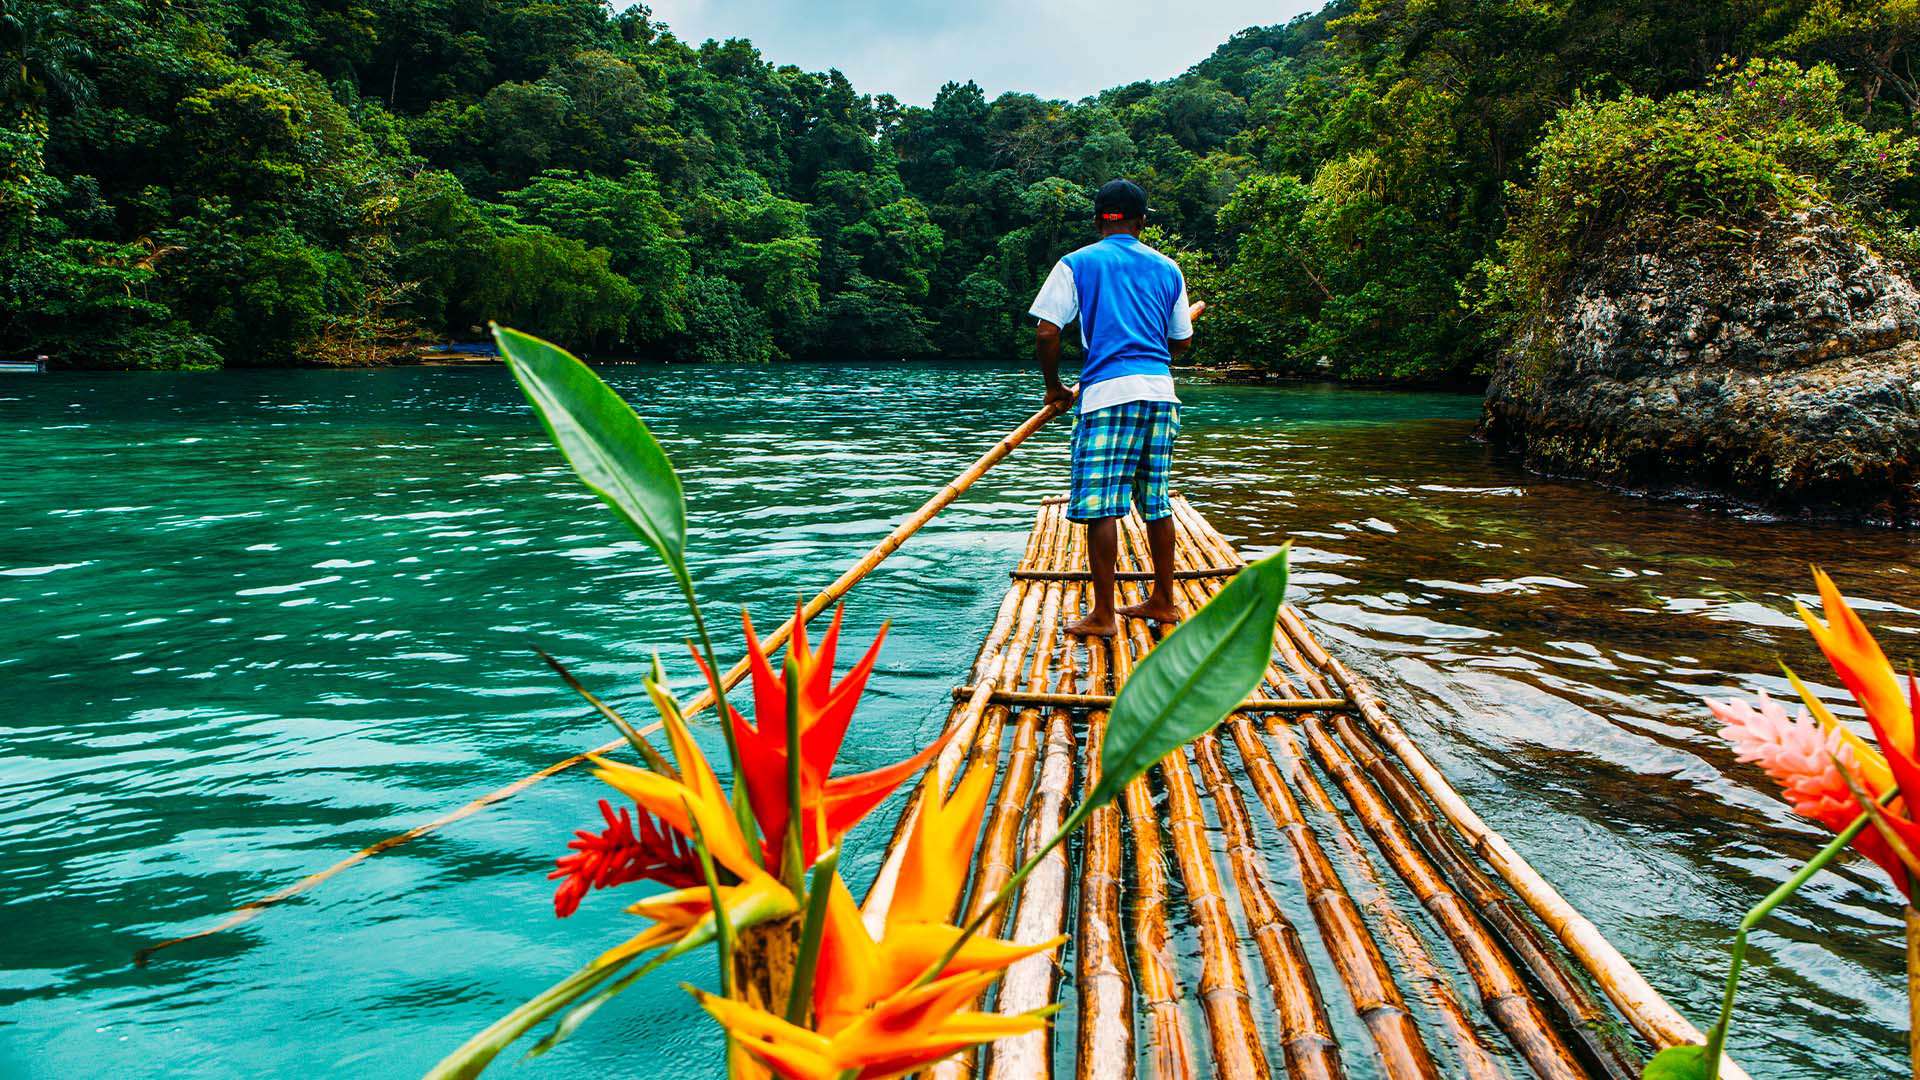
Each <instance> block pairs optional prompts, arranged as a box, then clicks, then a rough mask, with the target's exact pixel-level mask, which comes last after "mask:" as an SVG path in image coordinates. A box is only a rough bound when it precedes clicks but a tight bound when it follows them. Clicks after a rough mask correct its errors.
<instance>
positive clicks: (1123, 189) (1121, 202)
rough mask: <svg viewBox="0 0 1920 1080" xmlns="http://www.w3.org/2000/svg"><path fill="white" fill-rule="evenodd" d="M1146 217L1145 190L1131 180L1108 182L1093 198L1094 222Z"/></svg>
mask: <svg viewBox="0 0 1920 1080" xmlns="http://www.w3.org/2000/svg"><path fill="white" fill-rule="evenodd" d="M1146 216H1147V193H1146V190H1145V189H1144V188H1142V187H1141V186H1140V185H1139V184H1136V183H1134V182H1133V181H1131V180H1109V181H1107V182H1106V184H1105V185H1103V186H1102V187H1101V188H1100V192H1099V194H1097V195H1095V196H1094V197H1093V217H1094V220H1095V221H1126V220H1127V219H1129V218H1144V217H1146Z"/></svg>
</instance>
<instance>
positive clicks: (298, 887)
mask: <svg viewBox="0 0 1920 1080" xmlns="http://www.w3.org/2000/svg"><path fill="white" fill-rule="evenodd" d="M1065 409H1066V406H1064V405H1048V406H1046V407H1044V408H1042V409H1041V410H1040V411H1039V412H1036V413H1034V414H1033V415H1032V416H1030V417H1028V418H1027V419H1026V420H1025V421H1024V422H1023V423H1021V425H1020V426H1019V427H1017V428H1014V429H1013V430H1012V431H1010V432H1008V433H1007V434H1006V435H1005V436H1004V437H1003V438H1001V440H1000V441H999V442H997V443H995V444H994V445H993V447H992V448H991V449H989V450H988V451H987V452H986V453H984V454H982V455H980V457H978V458H976V459H975V460H974V462H973V464H971V465H969V466H967V468H966V469H964V470H962V471H961V473H960V475H959V476H956V477H954V478H953V479H952V480H950V481H948V482H947V484H946V485H945V486H944V487H942V488H941V489H940V490H939V491H937V492H935V493H934V495H933V497H932V498H930V499H928V500H927V501H926V502H924V503H922V504H920V508H919V509H918V510H915V511H914V512H913V513H911V514H908V515H907V516H906V517H905V518H903V519H901V521H900V523H899V524H898V525H896V526H894V527H893V531H891V532H889V533H888V534H887V535H886V536H884V537H882V538H881V539H880V542H879V543H877V544H875V545H874V546H873V547H871V548H869V549H868V550H867V553H866V554H865V555H863V556H861V557H860V558H859V559H858V560H857V561H856V562H854V564H853V565H852V566H850V567H848V568H847V569H846V570H845V571H844V572H843V573H842V574H841V575H840V576H839V577H837V578H835V579H834V580H833V582H832V583H831V584H829V585H828V586H827V587H826V588H825V589H822V590H821V591H820V592H819V593H818V594H816V595H815V596H814V598H813V599H811V600H809V601H807V603H806V606H805V607H804V609H803V610H804V612H805V616H804V617H805V618H807V619H811V618H813V616H815V615H818V614H819V613H820V612H821V611H823V610H825V608H826V607H827V605H829V604H831V603H833V602H834V601H835V600H838V599H839V598H840V597H842V596H845V595H846V593H847V591H848V590H849V589H852V588H853V586H854V585H855V584H857V583H858V582H859V581H860V579H861V578H864V577H866V576H867V575H868V574H869V573H871V572H872V571H873V568H874V567H876V566H879V565H880V564H881V563H882V562H885V561H886V559H887V557H888V556H890V555H892V554H893V553H894V552H895V551H898V550H900V545H902V544H904V543H906V542H907V538H908V537H911V536H912V535H913V534H914V533H916V532H919V531H920V529H921V527H922V526H924V525H925V524H926V523H927V522H929V521H932V520H933V518H934V515H936V514H938V513H939V512H940V511H942V510H945V509H946V508H947V507H948V506H950V505H952V503H953V501H954V500H955V499H958V498H959V497H960V496H961V495H962V494H964V493H965V492H966V490H967V489H968V488H970V487H972V486H973V485H974V483H975V482H977V481H978V480H979V479H980V478H981V477H982V476H985V475H986V473H987V470H989V469H991V468H993V467H994V466H995V465H997V464H999V463H1000V462H1001V461H1002V460H1003V459H1005V458H1006V456H1007V455H1008V454H1011V453H1013V451H1014V449H1015V448H1016V447H1018V446H1019V445H1020V444H1021V443H1023V442H1026V441H1027V439H1028V438H1029V437H1030V436H1032V435H1033V433H1034V432H1036V431H1039V430H1040V429H1041V428H1042V427H1044V426H1045V425H1046V423H1047V421H1049V420H1051V419H1053V418H1054V417H1056V416H1058V415H1060V413H1062V412H1063V411H1065ZM793 627H794V620H793V619H792V618H788V619H787V621H786V622H783V623H781V624H780V626H779V627H778V628H776V629H775V630H774V631H773V633H771V634H769V635H767V637H766V639H765V640H764V641H763V643H762V644H764V646H765V647H766V648H767V650H768V651H772V650H774V649H777V648H779V647H780V646H781V645H784V644H786V641H787V639H788V638H789V637H791V636H792V635H793ZM747 663H748V662H747V660H746V659H745V658H744V657H743V658H742V659H741V660H740V662H739V663H737V664H735V665H734V666H733V667H731V668H729V669H727V673H726V675H725V676H724V677H723V678H724V685H725V686H726V687H727V689H729V690H731V689H733V687H734V686H735V685H737V684H738V683H739V682H740V680H741V679H743V678H745V677H746V674H747ZM712 706H713V694H712V692H711V691H706V690H703V691H701V692H700V694H699V695H698V696H697V697H695V698H694V699H693V701H692V702H690V703H688V705H687V707H686V709H685V710H684V711H685V715H687V716H692V715H693V714H695V713H697V712H700V711H701V710H703V709H708V708H711V707H712ZM658 730H660V725H659V724H658V723H654V724H649V725H647V726H646V727H645V728H643V729H641V732H640V733H641V734H642V735H650V734H652V733H654V732H656V731H658ZM626 745H627V740H626V738H625V737H624V736H622V737H621V738H618V739H610V740H608V741H607V742H605V743H603V744H601V745H600V746H597V747H595V748H594V749H592V750H589V751H586V752H585V753H579V754H573V755H571V756H569V757H565V758H562V759H560V760H559V761H556V762H554V763H553V764H551V765H548V766H546V767H545V768H543V769H539V770H537V771H535V772H531V773H528V774H527V775H526V776H523V777H521V778H520V779H518V780H515V781H514V782H513V783H511V784H508V785H506V786H505V787H501V788H496V789H494V790H493V791H490V792H488V793H487V794H485V795H482V796H480V797H479V798H477V799H474V800H472V801H471V802H468V803H466V804H465V805H463V806H460V807H458V808H456V809H454V810H452V811H449V812H448V813H445V814H442V815H440V816H439V817H436V818H434V819H432V820H431V821H427V822H423V823H421V824H419V825H415V826H414V827H413V828H411V829H408V830H406V831H405V832H401V833H395V834H394V835H392V836H389V837H387V838H386V839H384V840H380V841H378V842H376V843H373V844H369V845H367V846H366V847H363V848H361V849H360V850H359V851H356V852H354V853H353V854H351V855H349V856H347V857H346V858H344V859H341V860H340V861H338V862H336V863H334V864H333V865H331V866H329V867H327V868H326V869H324V870H320V871H317V872H315V873H312V874H308V875H306V876H305V877H302V878H300V879H299V880H298V881H295V882H293V883H292V884H290V885H286V886H283V887H282V888H279V889H276V890H274V891H273V892H270V893H268V894H266V895H265V896H262V897H259V898H258V899H255V900H249V901H247V902H246V903H244V904H242V905H240V906H239V907H237V908H235V909H234V910H233V911H232V912H230V913H229V914H227V915H226V916H225V917H223V918H222V919H220V920H219V921H218V922H216V923H214V924H213V925H211V926H209V927H206V928H205V929H202V930H197V931H195V932H193V933H191V934H183V935H181V936H179V937H176V938H169V939H168V940H166V941H162V942H158V943H156V944H154V945H149V946H147V947H146V948H144V949H141V950H140V951H139V952H138V953H136V954H135V962H136V963H139V964H145V963H146V962H147V961H148V960H149V959H151V958H152V956H153V954H155V953H157V952H159V951H160V950H161V949H165V948H169V947H171V946H174V945H179V944H181V943H183V942H188V941H197V940H199V939H200V938H204V937H209V936H211V935H213V934H218V933H221V932H222V931H226V930H231V929H233V928H234V927H236V926H240V925H242V924H244V923H247V922H251V921H252V920H254V919H256V918H258V917H259V915H260V913H261V912H263V911H265V910H266V909H267V908H270V907H273V906H274V905H276V904H279V903H281V902H283V901H286V900H289V899H292V898H293V897H295V896H298V895H300V894H301V893H304V892H306V891H307V890H308V889H311V888H313V887H314V886H316V885H319V884H320V883H322V882H324V881H326V880H327V879H329V878H331V877H333V876H334V875H336V874H338V873H340V872H341V871H343V870H346V869H348V868H350V867H352V866H354V865H356V864H358V863H361V862H365V861H366V860H367V859H370V858H372V857H374V856H375V855H379V854H382V853H384V852H388V851H392V850H393V849H394V848H397V847H399V846H401V845H402V844H407V843H410V842H412V841H414V840H418V839H419V838H420V837H422V836H426V835H428V834H430V833H435V832H439V831H440V830H441V829H444V828H446V827H447V826H448V825H452V824H454V823H455V822H458V821H463V820H465V819H467V818H470V817H472V816H473V815H475V814H477V813H479V812H480V811H482V810H484V809H486V808H487V807H489V806H492V805H493V804H495V803H498V802H504V801H505V800H507V799H510V798H512V797H513V796H515V795H518V794H519V793H521V792H522V791H525V790H526V789H528V788H530V787H532V786H533V785H535V784H537V783H539V782H540V781H542V780H545V779H547V778H548V777H550V776H557V775H559V774H560V773H563V772H566V771H567V770H569V769H572V768H574V767H575V766H578V765H581V764H583V763H585V762H586V761H587V760H588V759H589V758H591V757H595V756H598V755H601V754H610V753H613V752H614V751H616V750H618V749H620V748H621V747H623V746H626Z"/></svg>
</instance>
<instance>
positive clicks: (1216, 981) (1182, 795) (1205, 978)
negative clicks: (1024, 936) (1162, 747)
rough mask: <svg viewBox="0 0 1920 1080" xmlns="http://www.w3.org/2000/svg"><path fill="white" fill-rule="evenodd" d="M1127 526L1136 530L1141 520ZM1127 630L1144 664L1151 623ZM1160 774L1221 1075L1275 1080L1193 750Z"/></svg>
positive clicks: (1119, 639) (1123, 588)
mask: <svg viewBox="0 0 1920 1080" xmlns="http://www.w3.org/2000/svg"><path fill="white" fill-rule="evenodd" d="M1126 520H1127V523H1128V524H1131V523H1132V521H1133V519H1131V518H1129V519H1126ZM1123 536H1124V537H1125V538H1127V539H1131V538H1132V529H1125V531H1124V533H1123ZM1128 546H1131V544H1129V545H1128ZM1119 590H1120V593H1121V596H1122V597H1125V598H1127V599H1129V600H1133V599H1137V598H1138V597H1139V595H1140V593H1141V592H1142V591H1143V590H1142V588H1141V587H1140V586H1139V585H1138V584H1137V583H1134V582H1126V583H1123V584H1121V585H1120V586H1119ZM1121 631H1122V632H1121V634H1120V635H1117V636H1116V637H1115V639H1114V646H1113V649H1114V653H1115V654H1116V655H1118V654H1120V653H1122V652H1123V651H1124V650H1125V649H1127V648H1128V647H1129V646H1131V648H1132V654H1133V655H1132V656H1131V657H1130V660H1131V661H1132V662H1135V663H1137V662H1138V661H1139V660H1140V658H1142V657H1144V656H1146V654H1147V652H1148V651H1149V650H1150V649H1152V647H1153V638H1152V635H1151V634H1150V633H1149V632H1148V630H1147V626H1146V623H1145V622H1144V621H1143V620H1140V619H1125V620H1123V626H1122V628H1121ZM1159 768H1160V777H1161V781H1162V782H1163V783H1164V784H1165V786H1166V790H1167V831H1168V833H1169V835H1170V836H1171V837H1172V839H1173V853H1174V860H1175V863H1176V865H1178V866H1179V868H1180V877H1181V879H1182V881H1184V882H1185V884H1186V893H1187V910H1188V912H1189V914H1190V915H1191V916H1192V919H1193V925H1194V930H1195V932H1196V933H1197V934H1198V935H1199V939H1200V1007H1201V1012H1202V1014H1203V1015H1204V1016H1205V1017H1206V1020H1207V1032H1208V1035H1209V1041H1210V1044H1211V1046H1212V1049H1213V1075H1215V1076H1221V1077H1228V1078H1241V1077H1255V1078H1257V1077H1265V1076H1268V1075H1269V1069H1268V1067H1267V1059H1266V1052H1265V1050H1264V1049H1263V1048H1262V1047H1261V1044H1260V1033H1259V1029H1258V1027H1256V1026H1255V1024H1254V1020H1253V1002H1252V998H1251V996H1250V995H1249V994H1248V991H1247V976H1246V969H1245V966H1244V965H1243V964H1242V962H1241V958H1240V940H1239V933H1238V931H1237V930H1236V929H1235V928H1234V925H1233V916H1232V915H1231V914H1230V912H1229V910H1228V907H1227V901H1226V896H1225V894H1224V892H1223V890H1222V888H1221V882H1220V872H1219V869H1218V867H1216V866H1215V865H1214V862H1213V851H1212V845H1211V844H1210V842H1209V840H1208V835H1207V823H1206V819H1205V818H1204V817H1203V816H1202V814H1201V810H1200V793H1199V790H1198V789H1197V788H1196V787H1195V786H1194V783H1193V776H1192V773H1191V772H1189V771H1188V768H1187V758H1186V754H1185V752H1184V751H1175V752H1174V753H1171V754H1168V755H1167V756H1166V757H1165V758H1162V759H1161V761H1160V766H1159Z"/></svg>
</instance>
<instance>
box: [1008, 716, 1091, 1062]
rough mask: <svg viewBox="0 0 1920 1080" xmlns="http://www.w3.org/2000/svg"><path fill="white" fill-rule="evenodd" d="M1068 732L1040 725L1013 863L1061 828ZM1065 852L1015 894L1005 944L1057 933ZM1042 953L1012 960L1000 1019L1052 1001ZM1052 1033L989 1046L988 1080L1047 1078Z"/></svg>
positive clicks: (1053, 855)
mask: <svg viewBox="0 0 1920 1080" xmlns="http://www.w3.org/2000/svg"><path fill="white" fill-rule="evenodd" d="M1073 756H1074V740H1073V727H1072V724H1071V723H1070V721H1069V719H1068V716H1067V714H1066V713H1065V712H1055V713H1053V714H1052V715H1050V716H1049V717H1048V718H1047V749H1046V758H1045V760H1044V761H1043V762H1042V763H1041V766H1040V782H1039V784H1038V785H1037V786H1036V789H1035V790H1036V791H1037V793H1038V795H1039V799H1038V801H1037V802H1036V803H1035V805H1034V807H1033V813H1031V814H1029V815H1028V817H1027V827H1026V835H1025V837H1024V838H1023V840H1022V842H1021V856H1022V857H1023V858H1031V857H1032V856H1033V854H1034V853H1035V852H1037V851H1038V850H1039V849H1040V847H1041V845H1043V844H1045V843H1046V842H1047V841H1048V840H1050V839H1052V837H1053V835H1054V833H1056V832H1058V831H1059V829H1060V826H1061V824H1062V823H1063V822H1065V821H1066V818H1067V811H1068V809H1069V806H1068V804H1069V802H1070V801H1071V799H1072V788H1073ZM1069 888H1070V883H1069V880H1068V875H1067V849H1066V847H1065V846H1064V845H1062V846H1060V847H1056V848H1054V849H1053V850H1052V851H1051V852H1050V853H1048V855H1047V856H1046V857H1045V858H1044V859H1042V860H1040V864H1039V866H1037V867H1035V869H1034V870H1033V872H1032V873H1031V874H1029V875H1028V876H1027V879H1026V882H1025V883H1024V884H1023V885H1022V886H1021V889H1020V910H1019V913H1018V915H1017V916H1016V918H1015V920H1014V930H1013V940H1014V941H1017V942H1021V943H1023V944H1033V943H1036V942H1041V941H1045V940H1047V939H1049V938H1052V937H1054V936H1056V935H1058V934H1059V933H1060V931H1061V930H1062V929H1063V928H1065V926H1066V922H1067V894H1068V891H1069ZM1056 951H1058V950H1057V949H1055V950H1050V951H1048V952H1043V953H1035V954H1034V955H1032V956H1026V957H1022V958H1021V959H1019V960H1016V961H1015V962H1014V963H1013V965H1012V966H1011V967H1009V968H1008V969H1007V973H1006V975H1005V976H1003V977H1002V978H1001V980H1000V996H999V1002H998V1007H999V1011H1000V1012H1001V1013H1003V1014H1006V1015H1012V1014H1015V1013H1023V1012H1028V1011H1030V1010H1033V1009H1038V1008H1041V1007H1043V1006H1045V1005H1047V1004H1049V1003H1051V1002H1052V1001H1053V993H1054V987H1055V986H1056V985H1057V981H1058V980H1057V978H1056V976H1057V972H1058V970H1059V968H1058V966H1057V965H1056V964H1055V962H1054V955H1053V954H1054V952H1056ZM1051 1034H1052V1028H1051V1027H1048V1028H1044V1029H1042V1030H1040V1031H1032V1032H1028V1033H1027V1034H1025V1035H1016V1036H1014V1037H1012V1038H1007V1039H1001V1040H999V1041H998V1042H996V1043H994V1044H993V1046H992V1047H991V1048H990V1050H989V1051H988V1059H987V1060H988V1067H987V1076H988V1077H989V1080H1026V1078H1028V1077H1046V1076H1051V1075H1052V1073H1053V1069H1052V1054H1051V1053H1050V1052H1049V1045H1050V1037H1051Z"/></svg>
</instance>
